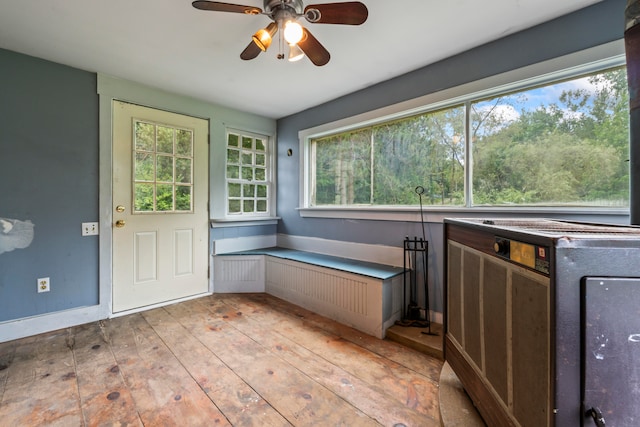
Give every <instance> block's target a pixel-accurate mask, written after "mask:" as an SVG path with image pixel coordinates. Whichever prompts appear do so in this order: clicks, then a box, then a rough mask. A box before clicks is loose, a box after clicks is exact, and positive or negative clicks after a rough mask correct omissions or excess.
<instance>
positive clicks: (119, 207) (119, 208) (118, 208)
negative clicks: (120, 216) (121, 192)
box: [116, 205, 124, 213]
mask: <svg viewBox="0 0 640 427" xmlns="http://www.w3.org/2000/svg"><path fill="white" fill-rule="evenodd" d="M116 212H120V213H122V212H124V206H122V205H118V206H116Z"/></svg>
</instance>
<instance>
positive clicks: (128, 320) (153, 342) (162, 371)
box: [106, 314, 230, 426]
mask: <svg viewBox="0 0 640 427" xmlns="http://www.w3.org/2000/svg"><path fill="white" fill-rule="evenodd" d="M106 325H107V331H108V334H109V337H110V340H111V348H112V350H113V353H114V356H115V358H116V361H117V362H118V365H119V367H120V370H121V371H122V373H123V376H124V378H125V380H126V383H127V385H128V387H129V389H130V390H131V395H132V396H133V399H134V401H135V403H136V407H137V408H138V413H139V414H140V418H141V419H142V422H143V423H144V425H149V426H176V425H188V426H211V425H230V423H229V422H228V421H227V420H226V418H225V417H224V415H223V414H222V413H221V412H220V411H219V410H218V408H216V406H215V405H214V404H213V403H212V402H211V400H210V399H209V398H208V396H207V395H206V394H205V393H204V391H203V390H202V389H201V388H200V387H199V386H198V384H197V383H196V382H195V380H194V379H193V378H192V377H191V376H190V374H189V373H188V372H187V371H186V370H185V369H184V367H183V366H182V365H181V364H180V362H179V361H178V360H177V359H176V358H175V356H174V355H173V354H172V353H171V351H170V350H169V349H168V348H167V347H166V346H165V344H164V343H163V342H162V340H161V339H160V338H159V337H158V335H157V334H156V333H155V331H154V330H153V328H151V326H149V324H148V323H147V322H146V321H145V320H144V318H143V317H142V315H140V314H134V315H129V316H124V317H120V318H117V319H112V320H110V321H108V322H106Z"/></svg>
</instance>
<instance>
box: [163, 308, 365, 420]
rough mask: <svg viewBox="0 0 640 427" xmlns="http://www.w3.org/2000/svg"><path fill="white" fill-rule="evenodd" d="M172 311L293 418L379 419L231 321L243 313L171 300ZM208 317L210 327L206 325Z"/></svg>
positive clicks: (279, 410)
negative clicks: (229, 320) (216, 311)
mask: <svg viewBox="0 0 640 427" xmlns="http://www.w3.org/2000/svg"><path fill="white" fill-rule="evenodd" d="M167 311H168V312H169V313H170V314H171V315H172V316H173V317H174V318H175V319H176V320H177V321H179V322H180V323H181V324H182V325H183V326H185V327H186V328H187V329H188V330H189V331H190V332H191V333H192V334H193V335H194V336H197V337H198V339H199V340H200V341H201V342H202V343H203V344H205V345H206V346H207V347H208V348H209V349H210V350H211V351H212V352H213V353H214V354H216V355H217V356H218V357H219V358H220V359H221V360H223V361H224V363H226V364H227V365H228V366H229V367H230V368H231V369H233V371H234V372H235V373H236V374H237V375H238V376H240V377H241V378H242V379H243V380H244V381H245V382H247V383H248V384H250V385H251V387H252V388H254V389H255V390H256V391H257V392H258V393H259V394H260V395H261V396H262V397H263V398H264V399H265V400H266V401H267V402H269V404H270V405H271V406H273V407H274V408H275V409H276V410H277V411H278V412H279V413H281V414H282V415H283V416H284V417H285V418H286V419H287V420H288V421H289V422H290V423H291V424H293V425H297V426H307V425H308V426H311V425H331V426H368V425H378V423H376V422H375V421H374V420H373V419H371V418H370V417H368V416H367V415H366V414H364V413H363V412H362V411H360V410H358V409H357V408H355V407H353V406H352V405H350V404H348V403H347V402H345V401H344V400H343V399H341V398H339V397H338V396H336V395H335V394H334V393H332V392H330V391H329V390H327V389H326V388H325V387H323V386H321V385H320V384H318V383H317V382H316V381H314V380H313V379H312V378H310V377H308V376H307V375H306V374H304V373H303V372H301V371H300V370H298V369H296V368H295V367H293V366H291V365H290V364H288V363H286V362H285V361H283V360H282V359H281V358H280V357H278V356H277V355H275V354H273V353H272V352H271V351H270V350H269V349H266V348H264V347H263V346H261V345H260V344H258V343H257V342H256V341H254V340H252V339H251V338H249V337H247V336H246V335H245V334H243V333H241V332H240V331H238V330H236V329H235V328H233V327H231V326H229V325H228V324H226V322H225V321H224V318H225V316H226V317H227V318H228V317H230V316H237V315H238V314H237V313H232V312H228V313H220V314H219V317H218V318H215V316H212V312H211V311H209V310H207V308H206V307H204V306H202V305H200V304H198V303H197V302H186V303H183V304H180V305H176V306H170V307H167ZM203 323H204V324H206V325H207V327H206V328H203V327H202V325H203Z"/></svg>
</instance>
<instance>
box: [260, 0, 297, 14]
mask: <svg viewBox="0 0 640 427" xmlns="http://www.w3.org/2000/svg"><path fill="white" fill-rule="evenodd" d="M278 10H289V11H290V12H292V13H295V15H301V14H302V12H303V11H304V5H303V4H302V0H264V11H265V12H266V13H267V15H273V14H274V13H275V12H277V11H278Z"/></svg>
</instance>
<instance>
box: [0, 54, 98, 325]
mask: <svg viewBox="0 0 640 427" xmlns="http://www.w3.org/2000/svg"><path fill="white" fill-rule="evenodd" d="M0 218H4V219H5V220H4V221H5V226H6V223H13V222H12V221H13V220H19V221H24V222H26V221H31V223H32V224H33V225H34V227H33V229H34V234H33V240H32V241H31V243H30V245H29V246H27V247H26V248H16V249H14V250H11V251H6V252H3V253H1V254H0V322H2V321H5V320H10V319H16V318H21V317H27V316H33V315H38V314H42V313H49V312H53V311H60V310H65V309H70V308H76V307H82V306H90V305H96V304H98V295H99V292H98V268H97V265H98V237H97V236H92V237H82V236H81V223H82V222H95V221H98V96H97V94H96V75H95V74H92V73H88V72H84V71H80V70H77V69H73V68H69V67H66V66H63V65H59V64H54V63H51V62H47V61H43V60H40V59H36V58H32V57H29V56H25V55H20V54H18V53H14V52H10V51H7V50H2V49H0ZM7 219H10V220H12V221H11V222H10V221H6V220H7ZM0 225H1V224H0ZM9 227H10V226H6V227H2V226H0V239H3V238H4V241H5V244H4V245H3V244H2V243H0V246H2V247H4V248H8V247H10V246H6V242H7V241H8V239H9V238H10V237H11V234H12V233H17V232H19V230H17V229H16V228H14V229H12V230H8V228H9ZM3 234H4V235H3ZM41 277H50V278H51V291H50V292H48V293H41V294H38V293H37V292H36V280H37V279H38V278H41Z"/></svg>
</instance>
